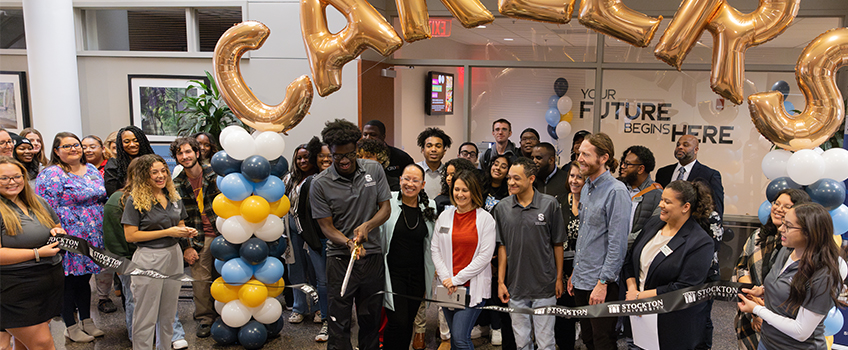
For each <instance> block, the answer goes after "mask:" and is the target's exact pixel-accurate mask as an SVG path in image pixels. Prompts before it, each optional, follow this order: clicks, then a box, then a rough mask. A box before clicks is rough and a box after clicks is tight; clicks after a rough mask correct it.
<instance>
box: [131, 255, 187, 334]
mask: <svg viewBox="0 0 848 350" xmlns="http://www.w3.org/2000/svg"><path fill="white" fill-rule="evenodd" d="M132 261H133V262H134V263H136V264H138V266H139V267H141V268H144V269H152V270H156V271H159V272H161V273H164V274H166V275H175V274H178V273H181V272H182V269H183V252H182V250H181V249H180V245H179V244H174V245H173V246H170V247H168V248H162V249H154V248H145V247H139V248H138V249H137V250H136V251H135V253H134V254H133V259H132ZM132 293H133V297H134V298H135V312H134V313H133V337H132V342H133V349H152V348H153V345H154V341H153V334H154V333H155V331H156V326H157V322H158V326H159V337H160V339H171V336H172V335H173V333H174V321H173V320H174V318H175V317H176V314H177V300H178V299H179V297H180V281H176V280H166V279H158V278H150V277H144V276H133V277H132ZM158 347H159V349H165V350H170V349H171V343H170V342H168V341H159V346H158Z"/></svg>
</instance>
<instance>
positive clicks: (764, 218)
mask: <svg viewBox="0 0 848 350" xmlns="http://www.w3.org/2000/svg"><path fill="white" fill-rule="evenodd" d="M770 215H771V203H769V201H765V202H763V204H760V209H759V210H757V217H758V218H759V219H760V223H761V224H763V225H765V224H766V222H768V219H769V216H770Z"/></svg>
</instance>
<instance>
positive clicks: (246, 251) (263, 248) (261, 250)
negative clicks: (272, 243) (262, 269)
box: [239, 237, 268, 265]
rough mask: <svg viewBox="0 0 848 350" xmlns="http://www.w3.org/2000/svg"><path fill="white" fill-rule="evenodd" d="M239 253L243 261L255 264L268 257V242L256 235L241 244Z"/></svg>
mask: <svg viewBox="0 0 848 350" xmlns="http://www.w3.org/2000/svg"><path fill="white" fill-rule="evenodd" d="M239 255H240V256H241V258H242V259H244V261H246V262H248V263H250V264H253V265H256V264H258V263H261V262H263V261H265V258H267V257H268V244H267V243H265V241H263V240H261V239H259V238H257V237H253V238H251V239H248V240H247V242H244V243H242V244H241V249H239Z"/></svg>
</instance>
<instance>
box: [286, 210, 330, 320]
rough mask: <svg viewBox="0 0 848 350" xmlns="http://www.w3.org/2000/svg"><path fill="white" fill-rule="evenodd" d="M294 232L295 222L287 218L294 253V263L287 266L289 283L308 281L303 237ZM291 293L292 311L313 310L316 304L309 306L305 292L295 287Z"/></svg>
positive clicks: (307, 311) (305, 312)
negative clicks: (292, 299)
mask: <svg viewBox="0 0 848 350" xmlns="http://www.w3.org/2000/svg"><path fill="white" fill-rule="evenodd" d="M296 232H298V231H297V224H296V223H295V221H294V220H289V239H291V244H292V246H291V249H292V253H293V254H294V264H291V265H289V266H287V268H288V271H289V283H291V284H300V283H309V282H308V281H307V277H306V276H307V273H306V269H307V268H308V265H309V264H308V263H307V259H309V257H308V255H307V254H306V250H304V249H303V243H304V242H303V237H301V236H300V234H299V233H296ZM325 274H326V273H325ZM292 294H293V297H294V305H292V312H296V313H299V314H307V313H312V312H315V310H316V309H317V307H318V306H317V305H312V307H310V306H309V302H308V301H307V300H306V294H304V293H303V292H301V291H300V290H297V289H295V290H294V291H293V292H292ZM310 309H311V310H310ZM322 317H323V316H322Z"/></svg>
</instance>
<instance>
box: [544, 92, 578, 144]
mask: <svg viewBox="0 0 848 350" xmlns="http://www.w3.org/2000/svg"><path fill="white" fill-rule="evenodd" d="M554 92H555V93H556V95H552V96H551V97H550V99H548V112H547V113H546V114H545V121H547V122H548V135H551V137H552V138H553V139H554V140H559V138H560V137H566V136H568V134H569V133H571V123H570V122H571V118H572V117H573V114H572V113H571V107H572V101H571V98H570V97H568V96H565V93H566V92H568V80H566V79H565V78H557V80H556V81H554Z"/></svg>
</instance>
